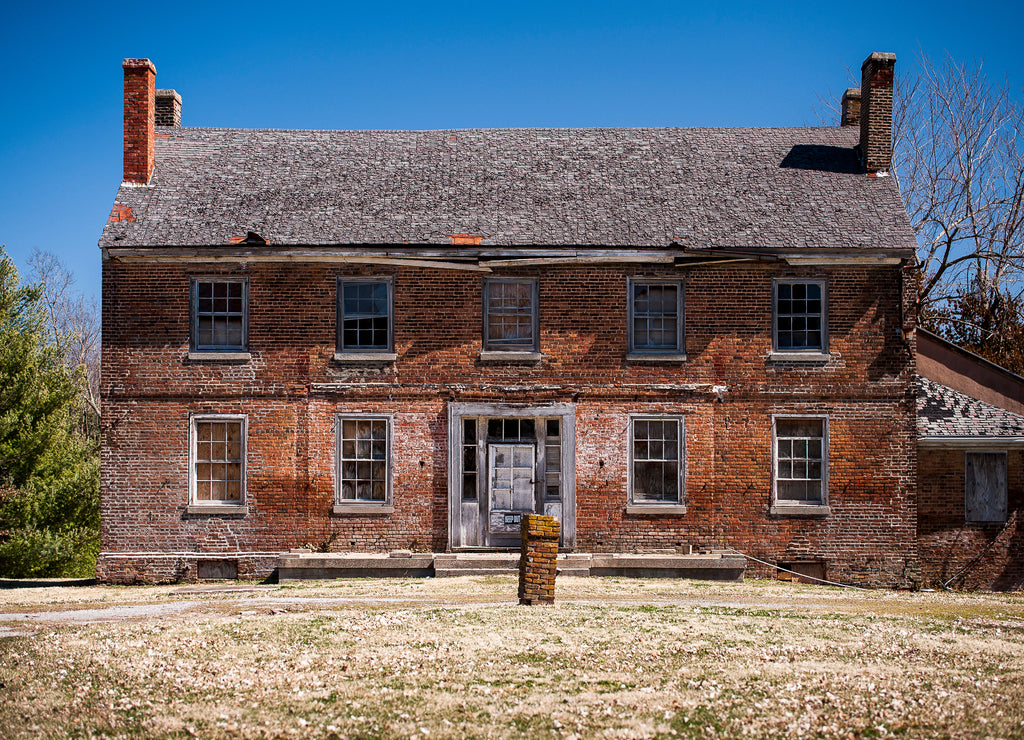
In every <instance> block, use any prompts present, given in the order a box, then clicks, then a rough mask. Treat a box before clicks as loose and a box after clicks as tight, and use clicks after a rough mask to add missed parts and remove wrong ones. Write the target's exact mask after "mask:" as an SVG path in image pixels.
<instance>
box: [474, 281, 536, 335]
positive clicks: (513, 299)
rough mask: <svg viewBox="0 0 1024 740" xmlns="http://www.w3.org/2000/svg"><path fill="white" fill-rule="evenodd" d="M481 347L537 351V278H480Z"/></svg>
mask: <svg viewBox="0 0 1024 740" xmlns="http://www.w3.org/2000/svg"><path fill="white" fill-rule="evenodd" d="M483 293H484V349H485V350H491V351H504V352H538V351H539V350H540V344H539V341H538V333H539V332H538V316H537V314H538V311H537V281H536V280H534V279H514V280H513V279H500V280H485V281H484V291H483Z"/></svg>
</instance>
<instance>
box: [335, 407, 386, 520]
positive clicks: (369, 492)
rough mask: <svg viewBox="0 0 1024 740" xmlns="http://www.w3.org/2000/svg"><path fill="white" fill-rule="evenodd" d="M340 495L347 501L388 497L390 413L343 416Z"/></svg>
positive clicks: (372, 500) (340, 422)
mask: <svg viewBox="0 0 1024 740" xmlns="http://www.w3.org/2000/svg"><path fill="white" fill-rule="evenodd" d="M338 426H339V443H340V444H339V447H340V451H339V455H338V466H339V468H340V470H339V474H338V479H339V482H340V485H339V491H338V498H339V500H340V501H341V502H342V503H344V502H346V501H359V502H378V503H385V502H386V501H387V500H388V489H389V457H390V450H389V441H390V440H389V424H388V419H387V418H386V417H340V418H339V420H338Z"/></svg>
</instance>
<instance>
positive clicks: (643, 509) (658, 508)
mask: <svg viewBox="0 0 1024 740" xmlns="http://www.w3.org/2000/svg"><path fill="white" fill-rule="evenodd" d="M626 513H627V514H639V515H641V516H682V515H683V514H685V513H686V504H627V505H626Z"/></svg>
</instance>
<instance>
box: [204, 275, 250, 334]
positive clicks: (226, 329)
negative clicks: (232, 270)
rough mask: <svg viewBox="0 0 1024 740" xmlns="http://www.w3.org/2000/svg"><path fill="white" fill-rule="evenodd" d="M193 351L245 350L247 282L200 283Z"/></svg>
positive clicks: (210, 281)
mask: <svg viewBox="0 0 1024 740" xmlns="http://www.w3.org/2000/svg"><path fill="white" fill-rule="evenodd" d="M193 286H194V290H195V297H194V311H195V313H194V315H193V320H192V338H193V349H196V350H230V349H244V348H245V320H246V317H245V303H246V295H245V293H246V283H245V280H196V281H195V282H194V283H193Z"/></svg>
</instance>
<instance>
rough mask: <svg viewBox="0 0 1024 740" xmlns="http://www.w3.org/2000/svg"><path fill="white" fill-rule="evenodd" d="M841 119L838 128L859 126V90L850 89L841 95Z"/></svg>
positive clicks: (855, 88) (856, 88) (857, 88)
mask: <svg viewBox="0 0 1024 740" xmlns="http://www.w3.org/2000/svg"><path fill="white" fill-rule="evenodd" d="M841 107H842V110H843V118H842V120H841V121H840V123H839V125H840V126H860V88H859V87H850V88H847V90H846V92H844V93H843V100H842V103H841Z"/></svg>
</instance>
